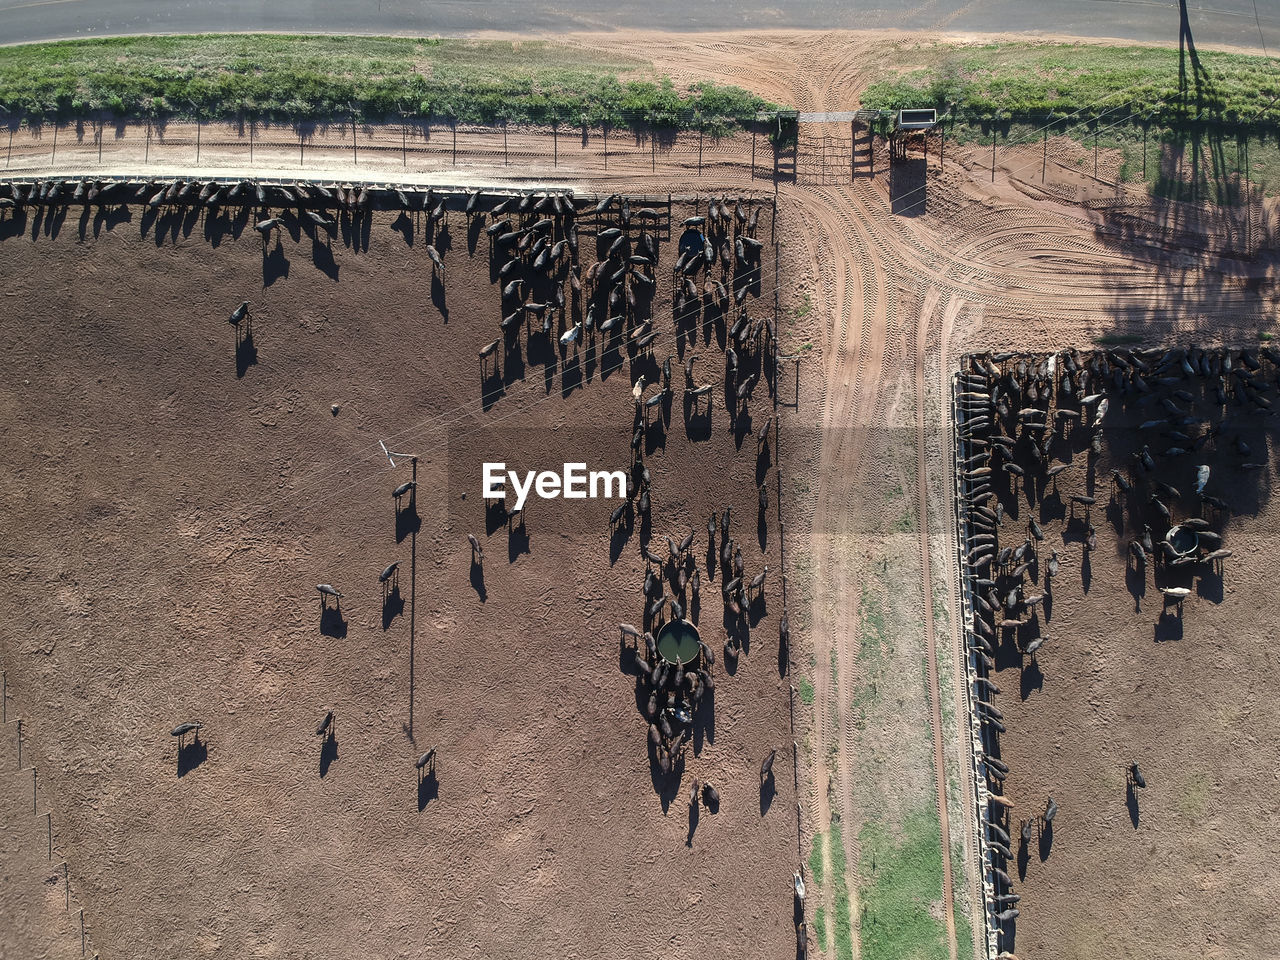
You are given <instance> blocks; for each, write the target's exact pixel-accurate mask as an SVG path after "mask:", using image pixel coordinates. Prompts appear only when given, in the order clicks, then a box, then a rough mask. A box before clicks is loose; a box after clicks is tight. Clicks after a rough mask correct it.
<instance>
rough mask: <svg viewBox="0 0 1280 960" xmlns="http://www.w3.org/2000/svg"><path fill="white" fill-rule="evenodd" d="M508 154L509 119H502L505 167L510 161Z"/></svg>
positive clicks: (503, 163) (503, 161)
mask: <svg viewBox="0 0 1280 960" xmlns="http://www.w3.org/2000/svg"><path fill="white" fill-rule="evenodd" d="M508 160H509V157H508V155H507V121H505V120H503V121H502V165H503V166H504V167H505V166H506V165H507V163H508Z"/></svg>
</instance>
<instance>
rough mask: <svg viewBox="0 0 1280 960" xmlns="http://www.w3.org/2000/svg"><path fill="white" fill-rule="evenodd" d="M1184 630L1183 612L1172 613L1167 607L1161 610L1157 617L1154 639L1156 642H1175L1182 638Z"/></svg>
mask: <svg viewBox="0 0 1280 960" xmlns="http://www.w3.org/2000/svg"><path fill="white" fill-rule="evenodd" d="M1182 632H1183V630H1182V616H1181V614H1173V613H1170V612H1169V611H1168V609H1167V608H1166V609H1164V610H1161V611H1160V616H1159V617H1158V618H1157V619H1156V622H1155V624H1154V636H1153V638H1152V639H1154V640H1155V642H1156V643H1173V642H1176V641H1179V640H1181V639H1182Z"/></svg>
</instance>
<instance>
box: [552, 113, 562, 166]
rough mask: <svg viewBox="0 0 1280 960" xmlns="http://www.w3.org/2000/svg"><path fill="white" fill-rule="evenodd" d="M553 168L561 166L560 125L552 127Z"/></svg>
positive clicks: (555, 124)
mask: <svg viewBox="0 0 1280 960" xmlns="http://www.w3.org/2000/svg"><path fill="white" fill-rule="evenodd" d="M551 166H553V167H558V166H560V124H558V123H553V124H552V125H551Z"/></svg>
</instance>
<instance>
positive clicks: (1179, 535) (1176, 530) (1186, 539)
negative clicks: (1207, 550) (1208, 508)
mask: <svg viewBox="0 0 1280 960" xmlns="http://www.w3.org/2000/svg"><path fill="white" fill-rule="evenodd" d="M1165 539H1167V540H1168V541H1169V546H1171V547H1173V552H1174V553H1176V554H1177V555H1178V556H1180V557H1185V556H1189V555H1190V554H1192V553H1195V551H1196V547H1198V546H1200V537H1199V536H1198V535H1197V534H1196V532H1195V531H1194V530H1188V529H1187V528H1186V527H1181V526H1179V527H1171V528H1170V530H1169V533H1168V534H1167V535H1166V537H1165Z"/></svg>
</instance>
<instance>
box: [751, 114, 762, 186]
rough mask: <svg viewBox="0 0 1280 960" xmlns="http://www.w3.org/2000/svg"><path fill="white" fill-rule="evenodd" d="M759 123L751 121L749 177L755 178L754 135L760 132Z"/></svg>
mask: <svg viewBox="0 0 1280 960" xmlns="http://www.w3.org/2000/svg"><path fill="white" fill-rule="evenodd" d="M759 127H760V124H759V123H753V124H752V125H751V179H752V180H754V179H755V178H756V137H757V136H758V135H759V133H760V129H759Z"/></svg>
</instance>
